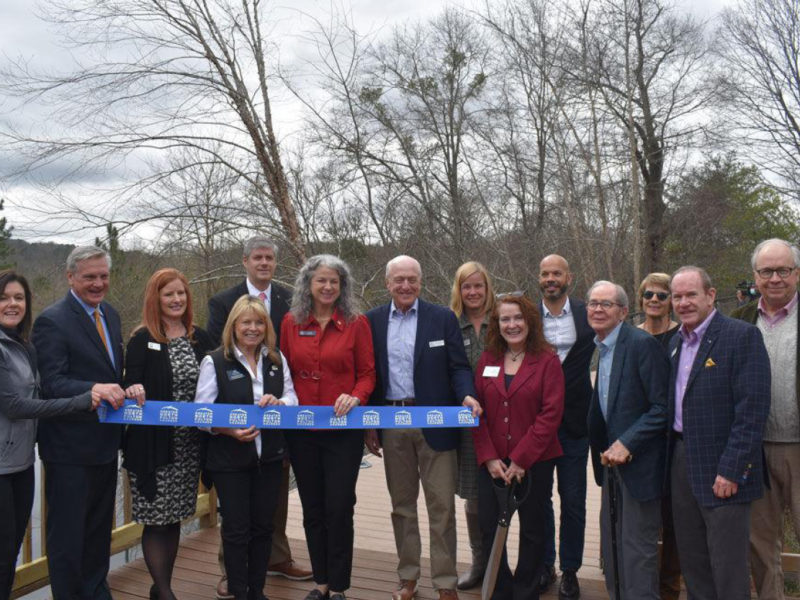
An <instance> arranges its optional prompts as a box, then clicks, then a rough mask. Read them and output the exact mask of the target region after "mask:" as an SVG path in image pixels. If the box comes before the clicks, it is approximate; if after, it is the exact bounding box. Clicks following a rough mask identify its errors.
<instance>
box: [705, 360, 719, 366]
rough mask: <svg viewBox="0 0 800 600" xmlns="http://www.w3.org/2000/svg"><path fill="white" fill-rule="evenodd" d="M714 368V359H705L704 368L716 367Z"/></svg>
mask: <svg viewBox="0 0 800 600" xmlns="http://www.w3.org/2000/svg"><path fill="white" fill-rule="evenodd" d="M716 366H717V363H715V362H714V359H712V358H709V359H706V368H708V367H716Z"/></svg>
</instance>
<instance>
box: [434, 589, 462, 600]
mask: <svg viewBox="0 0 800 600" xmlns="http://www.w3.org/2000/svg"><path fill="white" fill-rule="evenodd" d="M437 591H438V592H439V600H458V592H457V591H455V590H437Z"/></svg>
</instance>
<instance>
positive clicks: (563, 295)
mask: <svg viewBox="0 0 800 600" xmlns="http://www.w3.org/2000/svg"><path fill="white" fill-rule="evenodd" d="M571 284H572V273H571V272H570V270H569V264H568V263H567V261H566V259H565V258H564V257H563V256H559V255H558V254H551V255H549V256H545V257H544V258H543V259H542V262H541V263H539V289H540V290H541V291H542V301H541V303H540V304H539V311H540V312H541V314H542V323H543V325H544V336H545V337H546V338H547V341H548V342H550V344H552V345H553V347H554V348H555V349H556V352H558V358H559V359H560V360H561V368H562V370H563V372H564V384H565V391H564V392H565V393H564V417H563V419H562V421H561V427H560V428H559V430H558V439H559V441H560V442H561V448H562V449H563V451H564V455H563V456H561V457H559V458H557V459H555V461H554V469H557V470H558V495H559V497H560V499H561V523H560V527H559V548H558V556H559V559H560V567H561V573H562V576H561V584H560V586H559V590H558V595H559V598H560V599H561V600H575V599H577V598H579V597H580V586H579V584H578V578H577V575H576V573H577V571H578V569H580V568H581V564H582V562H583V538H584V530H585V527H586V462H587V459H588V456H589V438H588V431H587V426H586V417H587V414H588V412H589V402H590V400H591V398H592V384H591V381H590V380H589V362H590V361H591V359H592V353H593V352H594V341H593V340H594V331H593V330H592V328H591V327H590V326H589V322H588V320H587V317H586V304H585V303H584V302H583V301H582V300H580V299H579V298H574V297H570V296H568V295H567V292H568V291H569V288H570V285H571ZM552 487H553V470H552V469H551V471H550V488H551V489H552ZM547 510H548V522H547V528H548V531H547V547H546V549H545V570H544V572H543V573H542V576H541V579H540V582H539V590H540V592H542V593H543V592H545V591H547V589H548V588H549V587H550V584H551V583H553V581H555V577H556V575H555V566H554V565H555V559H556V545H555V533H556V532H555V519H554V516H553V503H552V498H550V499H549V501H548V506H547Z"/></svg>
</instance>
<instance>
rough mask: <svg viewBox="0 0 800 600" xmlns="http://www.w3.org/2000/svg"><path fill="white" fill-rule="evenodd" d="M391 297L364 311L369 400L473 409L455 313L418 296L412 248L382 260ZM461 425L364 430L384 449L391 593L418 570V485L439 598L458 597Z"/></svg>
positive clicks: (406, 585) (413, 585)
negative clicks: (392, 550)
mask: <svg viewBox="0 0 800 600" xmlns="http://www.w3.org/2000/svg"><path fill="white" fill-rule="evenodd" d="M386 288H387V289H388V290H389V294H390V296H391V300H390V302H389V303H388V304H384V305H383V306H378V307H376V308H373V309H372V310H370V311H369V312H368V313H367V318H368V319H369V322H370V325H371V326H372V342H373V347H374V351H375V369H376V371H377V381H376V383H375V391H374V392H373V394H372V397H371V398H370V404H371V405H376V406H381V405H387V406H443V405H444V406H452V405H459V404H463V405H464V406H466V407H469V408H471V409H472V412H473V415H476V416H477V415H478V414H480V411H481V408H480V404H479V403H478V401H477V400H476V399H475V388H474V385H473V381H472V370H471V369H470V366H469V362H468V361H467V354H466V352H465V351H464V339H463V337H462V335H461V328H460V326H459V324H458V319H457V318H456V316H455V314H454V313H453V312H452V311H451V310H449V309H447V308H444V307H443V306H438V305H436V304H430V303H429V302H425V301H424V300H422V299H420V297H419V294H420V290H421V289H422V269H421V267H420V264H419V262H417V261H416V260H415V259H414V258H412V257H410V256H402V255H401V256H397V257H395V258H393V259H392V260H390V261H389V262H388V263H387V265H386ZM459 440H460V436H459V433H458V430H456V429H449V428H447V429H446V428H441V429H438V428H431V429H386V430H384V431H382V432H381V437H380V438H379V437H378V433H377V432H376V431H375V430H369V431H367V432H366V433H365V442H366V445H367V448H368V449H369V451H370V452H372V453H373V454H375V455H376V456H381V449H382V450H383V455H384V465H385V468H386V484H387V487H388V488H389V496H390V497H391V500H392V527H393V528H394V539H395V543H396V545H397V558H398V565H397V575H398V578H399V584H398V585H397V589H395V590H394V592H393V593H392V600H411V598H413V597H414V596H415V595H416V593H417V583H418V581H419V578H420V553H421V543H420V534H419V521H418V518H417V497H418V496H419V486H420V483H421V484H422V488H423V490H424V492H425V503H426V505H427V507H428V520H429V522H430V531H431V535H430V544H431V549H430V550H431V552H430V557H431V581H432V583H433V587H434V589H435V590H436V592H437V593H438V597H439V600H457V599H458V593H457V592H456V584H457V581H458V573H457V572H456V510H455V493H456V474H457V472H458V469H457V464H456V448H457V447H458V444H459Z"/></svg>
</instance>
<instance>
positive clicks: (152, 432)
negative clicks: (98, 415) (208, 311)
mask: <svg viewBox="0 0 800 600" xmlns="http://www.w3.org/2000/svg"><path fill="white" fill-rule="evenodd" d="M151 344H152V346H151ZM192 346H193V348H194V354H195V358H196V359H197V364H198V365H199V364H200V361H201V360H203V357H204V356H205V355H206V353H208V352H210V351H211V350H212V344H211V338H210V337H209V336H208V334H207V333H206V332H205V331H204V330H202V329H200V328H199V327H195V329H194V340H193V343H192ZM156 348H157V349H156ZM124 382H125V383H124V387H125V388H127V387H128V386H130V385H133V384H134V383H139V384H142V385H143V386H144V391H145V394H146V395H147V399H148V400H172V399H173V394H172V366H171V365H170V362H169V352H168V351H167V345H166V344H162V343H159V342H156V341H155V340H154V339H153V337H152V336H151V335H150V333H149V332H148V331H147V329H145V328H144V327H142V328H141V329H138V330H137V331H135V332H134V334H133V336H132V337H131V339H130V340H129V341H128V347H127V353H126V355H125V378H124ZM172 437H173V436H172V427H162V426H156V425H133V426H129V427H127V428H126V430H125V435H124V437H123V443H122V451H123V461H122V466H123V467H125V468H126V469H127V470H128V471H130V472H132V473H134V474H135V475H136V485H137V487H138V488H139V490H140V491H141V492H142V493H143V494H145V496H146V497H148V498H149V499H152V498H153V497H154V495H155V471H156V468H158V467H161V466H163V465H166V464H169V463H171V462H172V460H173V457H172Z"/></svg>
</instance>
